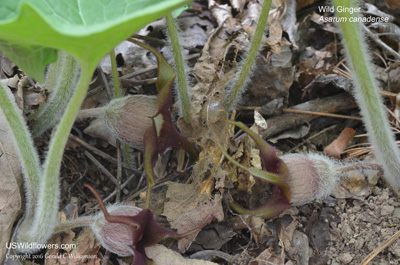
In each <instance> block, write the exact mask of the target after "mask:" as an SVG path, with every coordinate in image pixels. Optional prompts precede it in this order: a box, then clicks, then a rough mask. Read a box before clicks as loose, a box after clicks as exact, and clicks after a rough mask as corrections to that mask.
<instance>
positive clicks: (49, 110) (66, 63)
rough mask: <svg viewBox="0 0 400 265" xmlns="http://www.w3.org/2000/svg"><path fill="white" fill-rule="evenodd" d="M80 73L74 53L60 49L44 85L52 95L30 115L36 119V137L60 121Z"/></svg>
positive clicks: (33, 130)
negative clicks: (70, 53)
mask: <svg viewBox="0 0 400 265" xmlns="http://www.w3.org/2000/svg"><path fill="white" fill-rule="evenodd" d="M79 75H80V66H79V63H78V62H77V61H76V60H75V58H74V57H73V56H72V55H69V54H68V53H66V52H63V51H60V52H59V53H58V59H57V62H55V63H53V64H51V65H50V69H49V73H48V76H47V79H46V83H45V85H44V86H45V88H46V89H47V90H48V91H50V93H51V94H50V97H49V99H48V100H47V102H46V103H44V104H43V105H42V106H40V109H39V111H38V112H37V113H35V114H34V115H32V116H31V117H29V119H34V120H35V123H34V125H33V127H32V134H33V137H34V138H36V137H38V136H40V135H41V134H42V133H44V132H45V131H46V130H48V129H50V128H52V127H53V126H54V125H56V123H57V122H58V121H59V119H60V118H61V116H62V113H63V111H64V109H65V107H66V105H67V103H68V101H69V99H70V98H71V97H72V94H73V92H74V90H75V88H76V86H77V84H78V81H79Z"/></svg>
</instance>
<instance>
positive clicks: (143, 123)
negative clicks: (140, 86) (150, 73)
mask: <svg viewBox="0 0 400 265" xmlns="http://www.w3.org/2000/svg"><path fill="white" fill-rule="evenodd" d="M156 113H157V97H156V96H146V95H131V96H127V97H123V98H118V99H114V100H112V101H111V102H110V104H108V105H107V107H106V109H105V111H104V121H105V124H106V125H107V127H108V128H109V129H110V130H111V132H112V133H113V134H114V136H115V137H116V138H118V139H119V140H121V141H122V142H124V143H127V144H129V145H131V146H132V147H134V148H136V149H138V150H143V145H144V143H143V136H144V134H145V132H146V130H147V129H148V128H149V127H150V126H151V125H152V118H153V117H154V115H155V114H156Z"/></svg>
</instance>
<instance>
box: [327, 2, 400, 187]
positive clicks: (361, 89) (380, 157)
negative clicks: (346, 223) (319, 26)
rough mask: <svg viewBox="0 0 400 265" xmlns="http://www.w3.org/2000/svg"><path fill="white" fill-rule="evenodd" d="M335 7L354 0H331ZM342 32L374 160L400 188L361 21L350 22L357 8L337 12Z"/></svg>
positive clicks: (396, 155)
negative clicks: (353, 10) (351, 12)
mask: <svg viewBox="0 0 400 265" xmlns="http://www.w3.org/2000/svg"><path fill="white" fill-rule="evenodd" d="M333 3H334V4H335V6H336V7H338V6H342V7H345V8H356V7H357V1H356V0H334V1H333ZM337 16H338V17H339V18H340V19H341V22H340V27H341V29H342V34H343V45H344V47H345V49H346V53H347V58H348V60H347V63H348V64H349V66H350V68H351V70H352V77H353V81H354V85H355V88H354V95H355V98H356V100H357V103H358V105H359V107H360V110H361V115H362V117H363V122H364V125H365V127H366V129H367V132H368V137H369V140H370V142H371V143H372V146H373V152H374V155H375V158H376V159H377V161H378V162H379V163H380V164H381V165H382V167H383V169H384V172H385V178H386V180H387V181H388V182H389V184H390V185H391V186H392V187H393V188H395V189H399V188H400V152H399V149H398V147H397V144H396V142H395V138H394V135H393V133H392V130H391V128H390V125H389V121H388V119H387V113H386V111H385V108H384V104H383V102H382V99H381V97H380V95H379V93H378V88H379V87H378V84H377V81H376V79H375V76H374V73H373V71H372V69H371V66H370V64H371V63H370V58H369V56H368V53H369V52H368V48H367V45H366V44H365V40H364V36H363V33H362V31H361V25H360V24H359V23H357V22H352V20H354V19H355V18H357V16H358V15H357V12H354V13H353V14H350V12H338V13H337Z"/></svg>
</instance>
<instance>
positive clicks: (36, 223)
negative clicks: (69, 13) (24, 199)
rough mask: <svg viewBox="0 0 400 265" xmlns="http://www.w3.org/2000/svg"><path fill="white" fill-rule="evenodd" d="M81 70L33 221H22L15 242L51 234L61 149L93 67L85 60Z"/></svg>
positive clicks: (51, 152) (56, 138)
mask: <svg viewBox="0 0 400 265" xmlns="http://www.w3.org/2000/svg"><path fill="white" fill-rule="evenodd" d="M81 67H82V73H81V76H80V80H79V83H78V86H77V89H76V90H75V93H74V94H73V96H72V97H71V100H70V102H69V104H68V106H67V108H66V110H65V113H64V115H63V117H62V119H61V121H60V124H59V125H58V127H57V130H56V132H55V134H54V137H53V138H52V140H51V142H50V147H49V152H48V154H47V156H46V161H45V164H44V173H43V178H42V179H41V186H40V191H39V198H38V203H37V205H36V209H35V215H34V218H33V220H29V221H30V222H29V221H27V222H25V225H24V226H22V227H21V229H20V230H19V231H18V234H17V238H16V239H17V241H18V242H27V243H29V242H38V243H45V242H46V241H47V240H48V239H49V238H50V236H51V235H52V234H53V232H54V228H55V226H56V220H57V213H58V207H59V200H60V191H59V190H60V189H59V182H60V181H59V174H60V167H61V161H62V156H63V153H64V148H65V145H66V143H67V140H68V135H69V132H70V130H71V128H72V125H73V124H74V121H75V117H76V115H77V113H78V111H79V109H80V106H81V104H82V102H83V100H84V98H85V95H86V92H87V89H88V87H89V83H90V80H91V77H92V73H93V72H94V69H95V66H91V65H88V64H87V63H86V62H85V61H84V60H82V61H81ZM19 251H22V252H26V253H29V252H33V251H36V250H35V249H19Z"/></svg>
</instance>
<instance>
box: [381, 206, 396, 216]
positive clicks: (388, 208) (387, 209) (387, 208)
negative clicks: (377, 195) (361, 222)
mask: <svg viewBox="0 0 400 265" xmlns="http://www.w3.org/2000/svg"><path fill="white" fill-rule="evenodd" d="M393 211H394V206H392V205H385V206H383V207H382V210H381V215H383V216H385V215H389V214H392V213H393Z"/></svg>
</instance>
